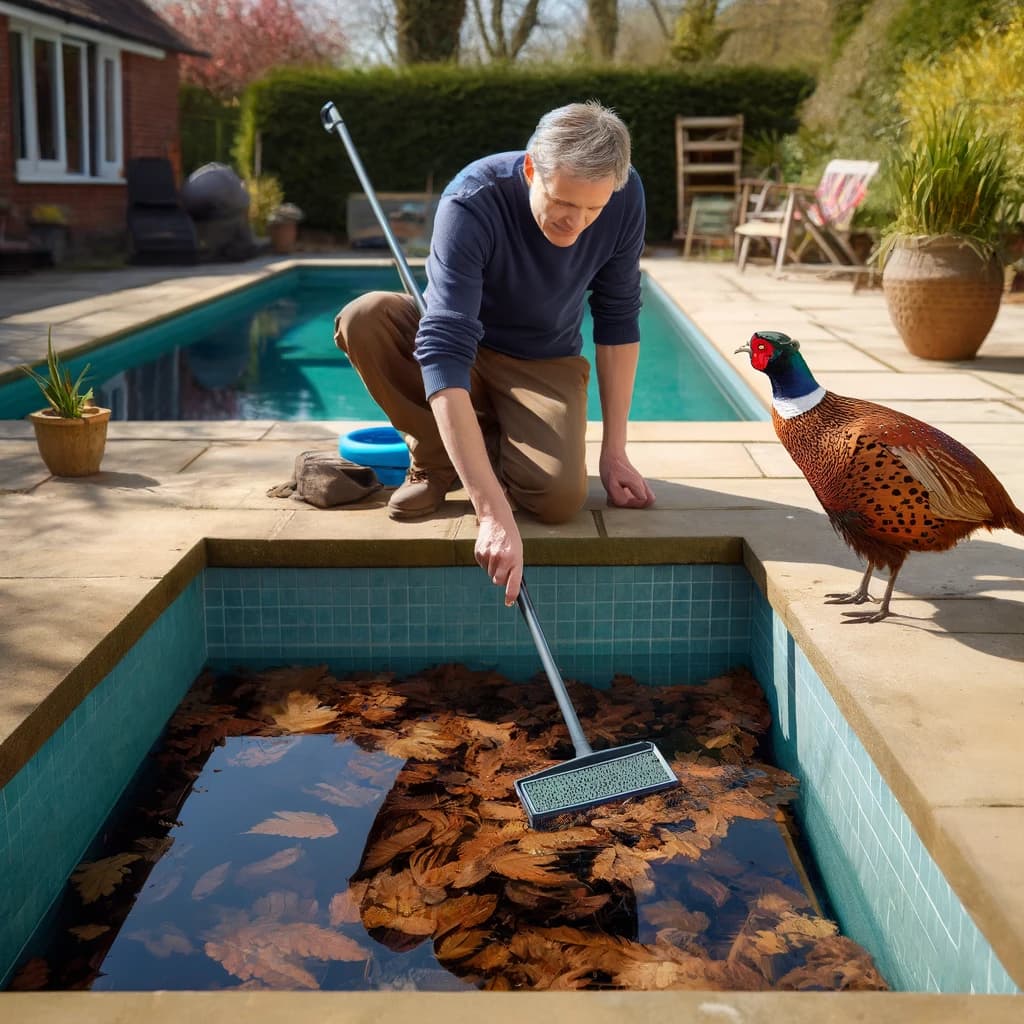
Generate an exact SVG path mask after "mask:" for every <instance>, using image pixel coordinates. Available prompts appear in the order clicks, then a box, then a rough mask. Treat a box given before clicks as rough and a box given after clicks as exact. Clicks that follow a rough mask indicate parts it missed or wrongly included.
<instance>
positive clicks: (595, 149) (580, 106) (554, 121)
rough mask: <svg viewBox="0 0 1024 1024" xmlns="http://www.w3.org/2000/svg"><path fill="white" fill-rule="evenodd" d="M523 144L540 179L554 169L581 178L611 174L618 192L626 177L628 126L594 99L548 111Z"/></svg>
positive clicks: (627, 168)
mask: <svg viewBox="0 0 1024 1024" xmlns="http://www.w3.org/2000/svg"><path fill="white" fill-rule="evenodd" d="M526 148H527V150H528V151H529V153H530V156H531V157H532V158H533V163H534V166H535V167H536V168H537V172H538V174H540V177H541V180H542V181H543V180H544V179H545V178H548V179H550V177H551V175H552V174H554V173H555V172H557V171H564V172H565V173H566V174H570V175H572V176H573V177H574V178H582V179H583V180H584V181H599V180H600V179H601V178H608V177H611V178H613V179H614V181H615V191H616V192H617V191H618V190H619V189H620V188H622V187H623V186H624V185H625V184H626V182H627V180H628V179H629V149H630V147H629V129H628V128H627V127H626V126H625V124H624V123H623V121H622V118H620V117H619V115H618V114H616V113H615V111H614V110H611V109H610V108H608V107H605V106H602V105H601V104H600V103H598V102H597V100H588V101H587V102H586V103H570V104H568V105H567V106H564V107H558V108H557V109H555V110H550V111H548V113H546V114H545V115H544V116H543V117H542V118H541V119H540V121H539V122H538V123H537V128H536V130H535V131H534V133H533V135H532V136H531V137H530V141H529V143H528V144H527V147H526Z"/></svg>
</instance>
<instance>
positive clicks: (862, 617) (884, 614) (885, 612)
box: [843, 569, 899, 623]
mask: <svg viewBox="0 0 1024 1024" xmlns="http://www.w3.org/2000/svg"><path fill="white" fill-rule="evenodd" d="M898 572H899V569H896V570H895V572H891V573H889V583H888V584H887V586H886V588H885V594H884V595H883V597H882V603H881V605H879V608H878V611H877V612H843V614H844V615H847V616H849V618H848V619H847V623H851V622H858V623H859V622H881V621H882V619H886V618H888V617H889V616H890V615H892V612H891V611H889V600H890V599H891V598H892V591H893V587H895V586H896V574H897V573H898Z"/></svg>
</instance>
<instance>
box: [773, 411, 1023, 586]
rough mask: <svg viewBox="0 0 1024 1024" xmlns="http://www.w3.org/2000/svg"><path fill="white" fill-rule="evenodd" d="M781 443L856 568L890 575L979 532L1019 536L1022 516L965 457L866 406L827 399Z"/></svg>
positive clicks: (784, 428) (781, 423) (923, 429)
mask: <svg viewBox="0 0 1024 1024" xmlns="http://www.w3.org/2000/svg"><path fill="white" fill-rule="evenodd" d="M772 422H773V423H774V424H775V432H776V433H777V434H778V435H779V440H780V441H782V443H783V445H785V447H786V450H787V451H788V452H789V454H790V455H791V456H792V457H793V461H794V462H795V463H796V464H797V465H798V466H799V467H800V469H801V470H802V471H803V474H804V476H805V477H806V478H807V482H808V483H809V484H810V485H811V487H812V489H813V490H814V493H815V494H816V495H817V496H818V500H819V501H820V502H821V504H822V507H823V508H824V509H825V512H826V513H827V514H828V517H829V520H830V521H831V523H832V525H833V526H834V527H835V528H836V531H837V532H838V533H839V534H840V535H841V536H842V537H843V539H844V540H845V541H846V542H847V543H848V544H849V545H850V547H851V548H853V550H854V551H856V552H857V554H859V555H860V556H861V557H862V558H866V559H868V560H869V561H871V562H873V563H874V564H875V565H877V566H883V565H884V566H886V567H887V568H888V569H889V570H890V572H897V571H898V570H899V568H900V566H901V565H902V564H903V561H904V559H905V558H906V557H907V554H908V553H909V552H911V551H945V550H946V549H947V548H951V547H953V545H954V544H956V543H957V541H960V540H963V538H964V537H967V536H968V535H969V534H971V533H973V532H974V531H975V530H977V529H979V528H988V529H990V530H991V529H995V528H998V527H1007V528H1008V529H1011V530H1016V531H1017V532H1018V533H1024V515H1022V514H1021V512H1020V511H1019V510H1018V509H1016V508H1015V507H1014V505H1013V502H1012V501H1011V500H1010V497H1009V495H1008V494H1007V493H1006V490H1005V489H1004V488H1003V486H1002V484H1000V483H999V481H998V480H997V479H996V478H995V476H994V475H993V473H992V471H991V470H990V469H989V468H988V467H987V466H986V465H985V464H984V463H983V462H982V461H981V459H979V458H978V457H977V455H975V454H974V453H973V452H972V451H971V450H970V449H968V448H965V447H964V446H963V445H962V444H960V442H959V441H956V440H954V439H953V438H952V437H950V436H949V435H948V434H945V433H943V432H942V431H941V430H938V429H937V428H936V427H932V426H929V425H928V424H927V423H923V422H922V421H921V420H917V419H914V418H913V417H911V416H905V415H903V414H902V413H898V412H896V411H895V410H893V409H887V408H885V407H884V406H881V405H875V404H874V403H873V402H866V401H863V400H861V399H857V398H844V397H843V396H841V395H834V394H831V393H826V395H825V397H824V399H823V400H822V401H821V402H820V403H819V404H818V405H816V406H815V407H814V408H813V409H811V410H809V411H808V412H805V413H803V414H802V415H800V416H797V417H794V418H793V419H783V418H782V417H781V416H779V415H778V414H777V413H775V412H773V413H772Z"/></svg>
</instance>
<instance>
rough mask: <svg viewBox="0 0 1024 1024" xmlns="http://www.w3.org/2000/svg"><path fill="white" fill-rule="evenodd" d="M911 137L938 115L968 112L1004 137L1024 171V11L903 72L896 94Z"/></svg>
mask: <svg viewBox="0 0 1024 1024" xmlns="http://www.w3.org/2000/svg"><path fill="white" fill-rule="evenodd" d="M898 101H899V105H900V111H901V113H902V115H903V118H904V119H905V121H906V123H907V125H908V127H909V130H910V133H911V134H912V135H913V134H915V133H916V132H917V130H918V128H919V126H920V125H922V124H924V123H925V122H926V119H927V117H928V115H929V114H930V113H931V112H933V111H934V110H943V111H953V110H956V109H957V108H959V107H969V108H970V110H971V111H972V116H973V118H974V120H975V122H976V123H977V124H978V125H979V126H980V127H981V128H982V129H983V130H984V131H988V132H995V133H998V134H1002V135H1005V136H1006V138H1007V146H1008V148H1009V151H1010V152H1009V157H1010V162H1011V165H1012V166H1016V167H1022V168H1024V8H1022V9H1021V10H1019V11H1018V12H1017V14H1016V16H1015V17H1014V18H1013V19H1012V20H1011V21H1010V22H1009V24H1007V25H1005V26H1001V25H1000V26H988V27H986V28H984V29H983V30H981V31H979V32H978V33H976V34H975V35H973V36H972V37H970V38H969V39H967V40H966V41H965V42H964V44H963V45H961V46H958V47H956V48H955V49H954V50H951V51H950V52H948V53H945V54H942V55H940V56H938V57H936V58H932V59H925V60H919V61H913V62H910V63H908V64H907V65H906V66H905V67H904V72H903V80H902V84H901V87H900V90H899V94H898Z"/></svg>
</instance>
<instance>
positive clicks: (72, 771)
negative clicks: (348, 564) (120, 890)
mask: <svg viewBox="0 0 1024 1024" xmlns="http://www.w3.org/2000/svg"><path fill="white" fill-rule="evenodd" d="M528 582H529V585H530V590H531V594H532V596H533V600H534V604H535V605H536V607H537V612H538V615H539V616H540V619H541V622H542V624H543V625H544V628H545V632H546V634H547V636H548V640H549V642H550V644H551V646H552V649H553V651H554V654H555V658H556V661H557V663H558V665H559V668H560V669H561V671H562V672H563V674H564V675H566V676H567V677H571V678H576V679H581V680H584V681H587V682H589V683H592V684H593V685H597V686H602V685H606V684H607V683H608V681H609V680H610V679H611V677H612V675H614V674H615V673H617V672H624V673H628V674H630V675H633V676H635V677H636V678H638V679H640V680H643V681H645V682H649V683H652V684H660V683H668V682H696V681H699V680H701V679H704V678H708V677H710V676H713V675H716V674H718V673H720V672H722V671H724V670H726V669H727V668H729V667H731V666H734V665H737V664H747V665H749V666H750V667H751V668H752V669H753V671H754V673H755V674H756V675H757V677H758V679H759V680H760V681H761V683H762V684H763V685H764V687H765V690H766V692H767V694H768V699H769V702H770V703H771V705H772V708H773V712H774V717H775V727H774V740H775V748H776V760H777V761H778V763H779V764H780V765H781V766H782V767H784V768H787V769H788V770H790V771H792V772H793V773H794V774H796V775H798V776H799V777H800V778H801V780H802V785H801V790H802V792H801V798H800V802H799V806H798V815H799V818H800V820H801V822H802V825H803V828H804V832H805V834H806V835H807V836H808V839H809V841H810V843H811V846H812V848H813V851H814V854H815V858H816V860H817V862H818V865H819V868H820V869H821V873H822V875H823V877H824V878H825V882H826V886H827V889H828V894H829V898H830V899H831V901H832V904H833V909H834V910H835V912H836V913H837V915H838V916H839V918H840V920H841V922H842V924H843V928H844V930H845V931H846V932H847V934H849V935H851V936H852V937H853V938H854V939H856V940H857V941H859V942H861V943H862V944H863V945H865V946H866V947H867V948H868V949H869V950H871V952H872V953H873V955H874V956H875V958H876V960H877V962H878V964H879V966H880V968H881V969H882V971H883V973H884V974H885V976H886V977H887V978H888V979H889V981H890V983H891V984H892V985H893V986H894V987H896V988H902V989H909V990H917V991H922V990H930V991H946V992H1016V991H1017V989H1016V987H1015V986H1014V984H1013V982H1012V980H1011V979H1010V978H1009V976H1008V975H1007V973H1006V971H1005V970H1004V969H1003V967H1002V965H1001V964H1000V963H999V961H998V960H997V959H996V957H995V955H994V954H993V952H992V950H991V948H990V946H989V945H988V943H987V942H986V941H985V939H984V937H983V936H982V935H981V934H980V933H979V932H978V930H977V928H976V927H975V925H974V923H973V921H972V920H971V918H970V917H969V915H968V914H967V913H966V911H965V910H964V908H963V907H962V905H961V904H960V902H959V900H958V899H957V898H956V896H955V894H954V893H953V892H952V890H951V889H950V888H949V886H948V884H947V883H946V881H945V879H944V878H943V877H942V875H941V873H940V872H939V870H938V868H937V867H936V865H935V863H934V861H932V859H931V857H930V856H929V855H928V853H927V851H926V850H925V849H924V847H923V845H922V844H921V842H920V840H919V839H918V838H917V836H916V834H915V833H914V831H913V829H912V828H911V826H910V822H909V821H908V819H907V817H906V815H905V814H903V812H902V810H901V809H900V807H899V806H898V805H897V804H896V801H895V799H894V798H893V796H892V794H891V793H890V792H889V791H888V788H887V787H886V786H885V784H884V782H883V781H882V778H881V776H880V775H879V774H878V772H877V770H876V769H875V767H874V765H873V764H872V762H871V760H870V758H869V757H868V756H867V753H866V751H865V750H864V748H863V746H862V745H861V744H860V742H859V740H858V739H857V738H856V736H854V734H853V732H852V730H851V729H850V728H849V726H848V725H847V724H846V722H845V720H844V719H843V718H842V716H841V715H840V713H839V711H838V709H837V708H836V706H835V703H834V702H833V700H832V698H831V696H830V695H829V694H828V692H827V691H826V689H825V687H824V685H823V684H822V682H821V680H820V679H819V678H818V677H817V675H816V673H815V672H814V671H813V669H812V668H811V666H810V664H809V662H808V661H807V660H806V658H805V657H804V656H803V654H802V653H801V652H800V651H799V650H798V649H797V648H796V646H795V644H794V643H793V640H792V638H791V637H790V636H789V634H788V633H787V631H786V630H785V628H784V627H783V626H782V623H781V621H780V620H779V619H778V617H777V616H775V614H774V612H773V611H772V609H771V607H770V606H769V605H768V602H767V601H766V600H765V599H764V597H763V596H762V595H761V594H760V592H759V591H758V590H757V589H756V587H755V586H754V584H753V582H752V580H751V579H750V577H749V575H748V574H747V572H746V570H745V569H744V568H743V567H742V566H735V565H714V566H708V565H699V566H689V565H667V566H620V567H600V568H598V567H592V566H591V567H588V566H548V567H535V568H531V569H530V570H529V572H528ZM207 660H209V662H211V663H213V664H228V665H230V664H235V663H244V664H246V665H250V666H253V665H259V664H278V663H281V662H282V661H288V662H295V661H315V662H327V663H329V664H331V665H332V666H334V667H335V668H337V669H339V670H342V669H359V668H389V669H392V670H394V671H398V672H403V671H410V670H415V669H419V668H422V667H423V666H424V665H428V664H432V663H437V662H443V661H456V660H457V661H460V662H464V663H467V664H470V665H473V666H475V667H494V668H497V669H498V670H499V671H501V672H503V673H504V674H506V675H508V676H510V677H512V678H516V679H523V678H528V677H530V676H532V675H534V674H535V673H536V672H537V671H538V669H539V659H538V657H537V654H536V651H535V650H534V648H533V644H532V641H531V640H530V636H529V633H528V631H527V630H526V627H525V625H524V624H523V623H522V621H521V619H520V616H519V613H518V611H517V610H516V609H514V608H512V609H509V608H505V607H504V605H503V603H502V601H501V598H500V595H499V593H498V591H497V590H496V589H495V588H494V587H493V586H492V585H491V584H490V583H488V581H487V580H486V578H485V577H484V575H483V574H482V573H481V572H480V571H479V569H476V568H474V567H460V568H454V567H453V568H436V569H325V570H310V569H306V570H290V569H208V570H206V572H205V574H204V576H203V577H202V578H201V579H200V580H197V581H195V582H194V583H193V584H192V585H191V586H190V587H189V589H188V590H187V591H186V593H184V594H183V595H182V596H181V597H180V598H179V599H178V601H177V602H175V604H174V605H173V606H172V607H171V608H170V609H169V610H168V612H167V613H165V614H164V615H163V616H162V617H161V619H160V620H159V622H157V623H156V624H155V625H154V626H153V627H152V628H151V629H150V630H149V632H147V633H146V635H145V636H144V637H143V638H142V639H141V640H140V641H139V643H138V644H136V645H135V647H134V648H132V650H131V651H130V652H129V653H128V655H126V657H125V659H124V660H123V661H122V662H121V664H120V665H118V666H117V668H116V669H115V670H114V671H113V672H112V673H111V674H110V676H108V677H107V679H105V680H104V681H103V682H102V683H101V684H100V686H99V687H97V688H96V689H95V690H94V691H93V693H92V694H90V696H89V697H88V698H87V699H86V701H85V702H84V703H83V704H82V706H81V707H79V708H78V710H77V711H76V712H75V714H74V715H73V716H72V717H71V718H70V719H69V720H68V722H67V723H65V725H64V727H63V728H62V729H61V731H60V732H59V733H58V734H57V735H55V736H54V737H53V738H52V739H51V740H50V741H49V742H48V743H47V744H46V746H45V747H44V748H43V749H42V750H41V751H40V752H39V754H38V755H37V757H36V758H34V759H33V761H32V762H31V763H30V764H29V765H28V766H26V768H25V769H23V770H22V772H20V773H19V774H18V775H17V776H16V777H15V778H14V779H13V780H12V781H11V782H10V783H9V784H8V786H7V787H6V788H5V789H4V790H3V791H0V871H2V872H3V874H2V875H0V877H3V878H4V879H5V885H4V886H0V922H3V924H2V930H0V972H2V971H3V970H4V969H5V967H6V965H8V964H10V963H11V961H12V960H13V958H14V957H15V956H16V955H17V953H18V951H19V950H20V949H21V946H22V944H23V943H24V941H25V940H26V939H27V937H28V935H29V933H30V932H31V929H32V927H33V926H34V924H35V923H36V921H38V920H39V919H40V917H42V915H43V913H44V912H45V910H46V908H47V906H48V905H49V902H50V900H51V899H52V897H53V894H54V893H56V892H57V891H58V889H59V887H60V886H61V885H62V884H63V882H64V879H65V878H66V877H67V874H68V872H69V871H70V870H71V868H72V867H73V866H74V864H75V863H76V862H77V860H78V859H79V857H80V855H81V853H82V852H83V850H84V849H85V848H86V846H87V845H88V842H89V839H90V837H91V836H92V835H93V833H94V832H95V831H96V829H97V828H98V826H99V823H100V822H101V821H102V820H103V818H104V817H105V816H106V814H107V813H108V810H109V808H110V807H111V805H112V804H113V802H114V801H115V800H116V797H117V795H118V794H119V793H120V791H121V788H122V787H123V785H124V783H125V782H126V781H127V779H128V778H129V776H130V775H131V773H132V771H133V770H134V767H135V766H136V765H137V764H138V762H139V761H140V760H141V757H142V756H143V754H144V753H145V751H146V749H148V747H149V745H150V744H151V743H152V741H153V739H154V738H155V737H156V736H157V735H158V733H159V731H160V728H161V726H162V724H163V722H164V721H165V720H166V718H167V717H168V715H169V714H170V712H171V711H172V710H173V708H174V706H175V705H176V704H177V702H178V701H179V700H180V698H181V695H182V692H183V691H184V689H185V688H186V687H187V686H188V685H189V683H190V682H191V681H192V680H193V679H194V678H195V677H196V676H197V675H198V673H199V670H200V668H201V667H202V665H203V664H204V663H205V662H206V661H207ZM157 669H159V671H157ZM54 808H62V809H65V810H66V815H65V817H63V818H61V817H59V816H57V815H54V813H53V810H54ZM41 851H45V853H46V856H40V852H41Z"/></svg>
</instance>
